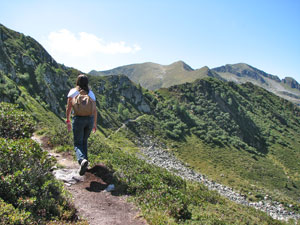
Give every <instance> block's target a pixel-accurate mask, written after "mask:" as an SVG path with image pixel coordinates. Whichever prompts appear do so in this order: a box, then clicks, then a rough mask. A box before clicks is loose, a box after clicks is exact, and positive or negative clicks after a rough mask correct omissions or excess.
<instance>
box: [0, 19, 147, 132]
mask: <svg viewBox="0 0 300 225" xmlns="http://www.w3.org/2000/svg"><path fill="white" fill-rule="evenodd" d="M80 73H81V72H80V71H79V70H76V69H74V68H68V67H65V66H63V65H61V64H59V63H57V62H56V61H55V60H54V59H53V58H52V57H51V56H50V55H49V54H48V52H47V51H46V50H45V49H44V48H43V47H42V46H41V45H40V44H39V43H38V42H37V41H35V40H34V39H33V38H31V37H28V36H25V35H24V34H22V33H18V32H15V31H13V30H10V29H8V28H6V27H5V26H3V25H1V24H0V101H6V102H11V103H18V104H19V105H21V106H22V107H23V108H25V109H27V110H28V111H30V112H32V113H34V115H35V116H36V118H37V119H38V120H46V121H47V119H46V118H45V114H48V116H50V117H53V116H52V115H50V114H51V113H54V114H55V115H56V116H54V117H56V118H57V119H61V117H64V115H65V105H66V99H67V94H68V91H69V90H70V88H72V87H74V84H75V80H76V77H77V75H78V74H80ZM90 84H91V87H92V89H93V90H95V94H96V97H97V101H98V103H97V105H98V107H99V110H102V111H103V113H101V115H102V118H101V123H102V125H104V124H107V125H108V126H110V127H113V126H114V124H115V125H116V126H117V125H118V124H119V123H121V121H122V120H123V119H124V120H125V119H127V117H128V116H129V115H130V114H134V115H133V116H136V114H139V113H145V112H149V110H150V109H149V105H148V104H147V102H146V101H145V98H144V96H143V94H142V89H141V87H138V86H137V85H135V84H134V83H133V82H131V81H130V80H129V79H128V77H125V76H121V75H120V76H108V77H94V76H93V77H91V82H90ZM128 107H129V108H130V112H129V109H127V110H125V109H126V108H128ZM120 112H123V113H124V116H123V117H124V118H120V117H119V116H118V115H117V114H118V113H120ZM113 114H115V117H112V115H113ZM112 121H114V122H112Z"/></svg>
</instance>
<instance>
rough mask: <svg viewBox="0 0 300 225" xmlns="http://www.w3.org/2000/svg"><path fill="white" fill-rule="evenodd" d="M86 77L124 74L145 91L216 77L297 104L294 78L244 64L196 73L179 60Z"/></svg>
mask: <svg viewBox="0 0 300 225" xmlns="http://www.w3.org/2000/svg"><path fill="white" fill-rule="evenodd" d="M89 74H91V75H100V76H106V75H117V74H124V75H126V76H128V77H129V79H131V80H132V81H134V82H135V83H138V84H141V85H142V86H143V87H144V88H147V89H150V90H157V89H159V88H168V87H170V86H173V85H176V84H183V83H186V82H193V81H195V80H196V79H201V78H205V77H215V78H218V79H220V80H225V81H233V82H235V83H238V84H242V83H246V82H251V83H253V84H255V85H258V86H260V87H262V88H265V89H266V90H268V91H270V92H272V93H275V94H276V95H278V96H280V97H282V98H285V99H287V100H289V101H291V102H293V103H296V104H298V105H300V86H299V83H298V82H297V81H296V80H295V79H293V78H291V77H286V78H284V79H282V80H280V79H279V77H278V76H274V75H271V74H268V73H265V72H264V71H261V70H259V69H256V68H254V67H252V66H250V65H247V64H245V63H238V64H231V65H230V64H228V65H225V66H221V67H217V68H213V69H209V68H208V67H202V68H200V69H196V70H194V69H192V68H191V67H190V66H189V65H187V64H186V63H184V62H182V61H178V62H175V63H173V64H171V65H168V66H163V65H160V64H155V63H142V64H132V65H127V66H121V67H117V68H115V69H112V70H107V71H99V72H97V71H94V70H93V71H91V72H90V73H89Z"/></svg>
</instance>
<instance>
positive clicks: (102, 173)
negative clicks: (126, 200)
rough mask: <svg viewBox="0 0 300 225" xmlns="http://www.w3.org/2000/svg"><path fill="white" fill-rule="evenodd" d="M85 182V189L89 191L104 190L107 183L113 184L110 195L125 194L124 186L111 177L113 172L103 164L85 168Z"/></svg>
mask: <svg viewBox="0 0 300 225" xmlns="http://www.w3.org/2000/svg"><path fill="white" fill-rule="evenodd" d="M85 183H87V184H89V186H88V187H85V189H86V190H87V191H90V192H102V191H105V189H106V188H107V187H108V185H110V184H114V185H115V189H114V190H113V191H111V194H112V195H114V196H120V195H124V194H125V190H124V186H123V185H122V184H120V182H118V181H117V180H116V178H114V177H113V172H112V171H110V170H109V169H108V168H107V167H106V166H105V165H103V164H97V165H95V166H94V167H92V168H90V169H88V170H87V172H86V174H85Z"/></svg>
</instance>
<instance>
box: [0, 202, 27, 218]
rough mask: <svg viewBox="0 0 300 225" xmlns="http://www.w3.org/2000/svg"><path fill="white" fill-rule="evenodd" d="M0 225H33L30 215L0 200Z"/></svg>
mask: <svg viewBox="0 0 300 225" xmlns="http://www.w3.org/2000/svg"><path fill="white" fill-rule="evenodd" d="M0 224H32V221H31V219H30V213H29V212H25V211H24V210H21V211H20V210H18V209H16V208H15V207H14V206H13V205H11V204H7V203H5V202H4V201H3V200H2V199H1V198H0Z"/></svg>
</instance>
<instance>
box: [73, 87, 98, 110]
mask: <svg viewBox="0 0 300 225" xmlns="http://www.w3.org/2000/svg"><path fill="white" fill-rule="evenodd" d="M94 106H95V102H94V101H93V100H92V98H91V97H90V96H89V95H88V94H87V93H86V91H84V90H80V91H79V94H78V95H77V96H75V97H74V98H73V99H72V107H73V110H74V115H75V116H91V115H93V112H94Z"/></svg>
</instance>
